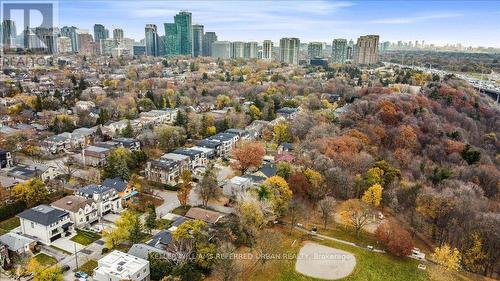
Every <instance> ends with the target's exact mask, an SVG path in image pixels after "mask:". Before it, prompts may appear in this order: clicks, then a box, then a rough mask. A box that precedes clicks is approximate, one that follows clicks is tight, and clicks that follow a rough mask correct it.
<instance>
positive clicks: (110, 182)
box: [102, 178, 128, 192]
mask: <svg viewBox="0 0 500 281" xmlns="http://www.w3.org/2000/svg"><path fill="white" fill-rule="evenodd" d="M102 185H103V186H107V187H111V188H114V189H115V190H116V191H117V192H123V191H125V189H127V186H128V184H127V182H126V181H124V180H122V179H121V178H114V179H105V180H104V181H103V182H102Z"/></svg>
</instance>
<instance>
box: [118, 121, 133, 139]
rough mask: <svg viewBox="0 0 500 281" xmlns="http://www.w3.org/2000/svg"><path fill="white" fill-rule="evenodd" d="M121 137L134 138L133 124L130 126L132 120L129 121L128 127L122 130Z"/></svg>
mask: <svg viewBox="0 0 500 281" xmlns="http://www.w3.org/2000/svg"><path fill="white" fill-rule="evenodd" d="M121 135H122V137H124V138H132V137H134V129H132V124H130V120H128V122H127V126H126V127H125V128H124V129H123V130H122V132H121Z"/></svg>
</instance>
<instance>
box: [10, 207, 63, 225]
mask: <svg viewBox="0 0 500 281" xmlns="http://www.w3.org/2000/svg"><path fill="white" fill-rule="evenodd" d="M68 215H69V213H68V212H66V211H62V210H59V209H55V208H52V207H50V206H47V205H38V206H36V207H33V208H31V209H28V210H25V211H24V212H22V213H20V214H18V215H17V216H18V217H20V218H23V219H26V220H29V221H34V222H36V223H39V224H41V225H51V224H53V223H55V222H57V221H59V220H61V219H62V218H63V217H65V216H68Z"/></svg>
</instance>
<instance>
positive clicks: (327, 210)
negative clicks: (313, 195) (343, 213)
mask: <svg viewBox="0 0 500 281" xmlns="http://www.w3.org/2000/svg"><path fill="white" fill-rule="evenodd" d="M318 208H319V211H320V213H321V218H322V219H323V227H324V228H325V229H326V225H327V224H328V220H329V219H330V217H331V216H332V215H333V210H334V208H335V199H334V198H333V197H330V196H327V197H325V198H323V199H322V200H321V201H319V202H318Z"/></svg>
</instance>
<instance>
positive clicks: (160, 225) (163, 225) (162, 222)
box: [155, 219, 173, 230]
mask: <svg viewBox="0 0 500 281" xmlns="http://www.w3.org/2000/svg"><path fill="white" fill-rule="evenodd" d="M172 223H173V221H171V220H167V219H158V220H156V227H155V229H160V230H163V229H167V228H169V227H170V225H172Z"/></svg>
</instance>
